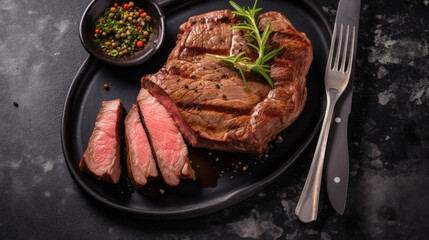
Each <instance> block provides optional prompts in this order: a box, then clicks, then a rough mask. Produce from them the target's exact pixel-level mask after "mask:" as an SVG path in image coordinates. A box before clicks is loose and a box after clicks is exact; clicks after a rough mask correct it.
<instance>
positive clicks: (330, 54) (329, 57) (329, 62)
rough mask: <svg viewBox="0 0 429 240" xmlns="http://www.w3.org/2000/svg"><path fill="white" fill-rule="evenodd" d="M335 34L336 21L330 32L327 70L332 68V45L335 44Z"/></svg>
mask: <svg viewBox="0 0 429 240" xmlns="http://www.w3.org/2000/svg"><path fill="white" fill-rule="evenodd" d="M336 35H337V23H335V24H334V31H333V33H332V40H331V48H330V49H329V55H328V63H327V65H326V66H327V67H329V70H331V69H332V56H333V55H334V45H335V37H336Z"/></svg>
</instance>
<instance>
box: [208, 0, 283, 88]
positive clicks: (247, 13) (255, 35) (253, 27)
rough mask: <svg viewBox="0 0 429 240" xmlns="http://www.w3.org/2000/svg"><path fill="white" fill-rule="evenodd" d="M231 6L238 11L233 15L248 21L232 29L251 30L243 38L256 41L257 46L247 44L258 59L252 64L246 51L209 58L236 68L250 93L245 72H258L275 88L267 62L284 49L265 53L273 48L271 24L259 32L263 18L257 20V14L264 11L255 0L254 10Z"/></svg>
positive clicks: (231, 2)
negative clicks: (270, 43)
mask: <svg viewBox="0 0 429 240" xmlns="http://www.w3.org/2000/svg"><path fill="white" fill-rule="evenodd" d="M229 3H230V4H231V6H232V7H233V8H234V9H235V10H236V11H233V12H232V13H234V14H237V15H239V16H241V17H243V18H244V20H245V21H246V22H245V23H240V24H238V25H237V26H234V27H232V28H230V29H231V30H233V29H240V30H249V31H250V33H249V34H245V35H243V37H250V38H252V39H254V40H255V42H256V45H255V44H253V43H246V45H247V46H249V47H252V48H254V49H255V50H256V51H257V52H258V58H257V59H256V60H255V62H252V59H250V58H248V57H245V56H244V54H246V52H245V51H242V52H240V53H239V54H237V55H236V56H229V57H225V56H219V55H212V54H207V55H209V56H213V57H216V58H218V59H221V60H223V61H225V62H226V63H228V64H229V65H230V66H231V67H232V66H235V67H236V68H237V69H238V71H239V72H240V74H241V78H242V79H243V82H244V86H245V87H246V91H249V88H248V87H247V82H246V78H245V77H244V73H243V71H246V72H251V71H253V72H256V73H258V74H259V75H261V76H262V77H263V78H265V79H266V80H267V82H268V84H270V86H271V88H274V84H273V81H271V78H270V77H269V76H268V73H270V72H271V70H270V66H268V65H265V63H266V62H267V61H269V60H270V59H272V58H273V57H274V56H276V55H277V53H279V52H280V51H281V50H282V48H278V49H275V50H272V51H269V52H267V53H265V52H266V51H267V50H269V49H270V48H271V46H267V45H266V43H267V40H268V37H269V36H270V34H271V33H272V32H273V30H270V27H271V22H268V23H267V26H266V27H265V30H264V32H263V33H262V35H261V33H260V32H259V29H258V24H259V20H260V19H261V16H258V18H255V14H256V13H257V12H259V11H261V10H262V8H256V4H257V3H258V0H255V4H254V5H253V8H250V7H247V10H246V8H245V7H240V6H239V5H238V4H237V3H235V2H233V1H230V2H229Z"/></svg>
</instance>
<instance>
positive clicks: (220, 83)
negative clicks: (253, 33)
mask: <svg viewBox="0 0 429 240" xmlns="http://www.w3.org/2000/svg"><path fill="white" fill-rule="evenodd" d="M260 17H261V20H260V22H259V26H258V27H259V30H260V31H261V32H262V31H263V29H264V28H265V26H266V25H267V23H268V21H271V29H272V30H274V32H273V33H272V35H271V36H270V39H269V40H268V45H270V46H272V47H273V49H276V48H279V47H283V50H282V51H281V52H280V53H279V54H278V55H277V56H276V57H275V58H274V59H272V60H271V61H269V62H268V63H267V64H268V65H269V66H270V67H271V73H270V77H271V79H272V80H273V82H274V85H275V88H274V89H271V88H270V86H269V85H268V83H266V81H265V80H264V79H262V78H261V77H260V76H259V75H257V74H254V73H246V80H247V82H248V86H249V90H250V91H249V92H246V89H245V88H244V85H243V80H242V79H241V76H240V74H239V73H238V72H237V71H234V70H232V69H231V68H230V67H228V66H227V65H226V64H225V63H224V62H223V61H222V60H219V59H217V58H214V57H211V56H207V55H206V53H211V54H218V55H224V56H230V55H236V54H238V53H239V52H241V51H246V53H247V54H246V55H247V56H248V57H250V58H253V59H254V58H256V56H257V53H256V52H255V51H254V50H253V49H250V48H249V47H248V46H247V45H246V44H245V43H246V42H250V41H252V39H249V38H244V37H243V35H244V34H246V32H244V31H240V30H230V28H231V27H232V26H235V25H237V24H238V23H239V22H240V21H242V20H241V18H240V17H238V16H236V15H234V14H232V13H231V11H230V10H221V11H214V12H209V13H206V14H202V15H198V16H194V17H191V18H189V21H188V22H186V23H184V24H182V25H181V26H180V32H181V34H179V35H178V40H177V44H176V46H175V48H174V49H173V51H172V52H171V53H170V56H169V58H168V60H167V62H166V64H165V65H164V67H163V68H162V69H161V70H160V71H158V72H157V73H155V74H153V75H147V76H145V77H143V78H142V88H145V89H147V90H148V91H149V92H150V93H151V94H152V95H153V96H154V97H156V98H157V99H158V100H159V101H160V102H161V103H162V104H163V105H164V107H165V108H166V109H167V110H168V112H169V113H170V114H171V116H172V117H173V118H174V120H175V121H176V123H177V124H178V126H179V129H180V131H181V133H182V134H183V136H184V137H185V139H186V140H187V141H188V142H189V143H190V144H191V145H192V146H195V147H205V148H209V149H215V150H224V151H239V152H249V153H258V154H261V153H263V152H264V151H265V150H267V148H268V142H269V141H270V140H273V139H274V138H275V136H276V134H277V133H279V132H280V131H282V130H283V129H285V128H286V127H288V126H289V125H290V124H291V123H292V122H293V121H295V119H296V118H297V117H298V116H299V114H300V113H301V111H302V110H303V108H304V104H305V101H306V97H307V90H306V87H305V84H306V79H305V77H306V75H307V72H308V69H309V67H310V64H311V62H312V60H313V50H312V46H311V43H310V41H309V40H308V39H307V37H306V35H305V34H304V33H301V32H299V31H297V30H296V29H295V28H294V27H293V26H292V24H291V23H290V21H289V20H288V19H286V17H284V16H283V15H282V14H281V13H278V12H267V13H263V14H261V15H260Z"/></svg>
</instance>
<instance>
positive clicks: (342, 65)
mask: <svg viewBox="0 0 429 240" xmlns="http://www.w3.org/2000/svg"><path fill="white" fill-rule="evenodd" d="M349 26H350V25H347V32H346V40H345V41H344V51H343V60H342V62H341V69H340V72H342V73H344V68H345V67H346V58H347V45H349ZM348 64H349V65H350V61H349V63H348Z"/></svg>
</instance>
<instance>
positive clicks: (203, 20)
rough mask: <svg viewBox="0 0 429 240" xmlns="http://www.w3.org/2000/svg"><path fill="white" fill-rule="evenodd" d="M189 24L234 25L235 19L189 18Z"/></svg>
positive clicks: (224, 17)
mask: <svg viewBox="0 0 429 240" xmlns="http://www.w3.org/2000/svg"><path fill="white" fill-rule="evenodd" d="M189 22H190V23H192V24H195V23H216V24H218V23H232V24H235V23H236V22H237V19H236V18H230V17H227V16H223V17H220V18H204V17H191V18H189Z"/></svg>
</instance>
